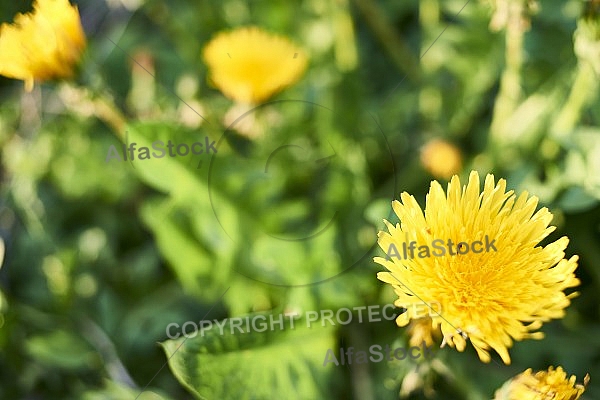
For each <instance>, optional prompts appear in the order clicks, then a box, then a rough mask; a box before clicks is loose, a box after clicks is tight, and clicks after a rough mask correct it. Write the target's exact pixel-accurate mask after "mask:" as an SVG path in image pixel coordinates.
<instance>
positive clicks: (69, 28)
mask: <svg viewBox="0 0 600 400" xmlns="http://www.w3.org/2000/svg"><path fill="white" fill-rule="evenodd" d="M85 44H86V40H85V34H84V33H83V29H82V27H81V21H80V19H79V12H78V10H77V7H76V6H71V4H70V3H69V1H68V0H36V1H35V2H34V3H33V12H31V13H27V14H17V16H16V17H15V20H14V23H13V24H6V23H5V24H2V26H1V27H0V75H4V76H7V77H9V78H14V79H21V80H23V81H24V82H25V89H26V90H27V91H31V90H32V89H33V85H34V81H45V80H48V79H57V78H69V77H71V76H72V75H73V68H74V65H75V64H76V63H77V61H78V60H79V58H80V56H81V53H82V51H83V49H84V48H85Z"/></svg>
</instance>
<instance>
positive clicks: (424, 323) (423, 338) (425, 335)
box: [408, 317, 439, 346]
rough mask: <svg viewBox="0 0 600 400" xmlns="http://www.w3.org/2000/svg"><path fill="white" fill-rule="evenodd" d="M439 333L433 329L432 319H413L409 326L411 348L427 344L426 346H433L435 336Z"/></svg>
mask: <svg viewBox="0 0 600 400" xmlns="http://www.w3.org/2000/svg"><path fill="white" fill-rule="evenodd" d="M438 331H439V328H438ZM438 331H435V330H434V329H433V327H432V324H431V318H430V317H422V318H417V319H413V320H411V321H410V324H409V325H408V335H409V340H408V343H409V344H410V345H411V346H419V345H421V344H422V343H423V342H425V345H426V346H432V345H433V343H434V336H436V335H437V334H438V333H439V332H438Z"/></svg>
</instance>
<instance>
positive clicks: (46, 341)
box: [25, 331, 100, 370]
mask: <svg viewBox="0 0 600 400" xmlns="http://www.w3.org/2000/svg"><path fill="white" fill-rule="evenodd" d="M25 348H26V349H27V353H29V355H30V356H32V357H33V358H35V359H36V360H38V361H39V362H41V363H43V364H45V365H47V366H50V367H55V368H62V369H68V370H79V369H82V368H91V367H93V366H95V365H97V364H99V362H100V360H99V359H98V358H97V356H96V355H95V353H94V352H93V350H92V349H91V347H90V346H89V345H88V344H87V343H86V342H84V341H83V340H82V339H80V338H79V337H77V336H75V335H74V334H72V333H70V332H67V331H56V332H52V333H50V334H48V335H39V336H34V337H32V338H30V339H28V340H27V342H26V344H25Z"/></svg>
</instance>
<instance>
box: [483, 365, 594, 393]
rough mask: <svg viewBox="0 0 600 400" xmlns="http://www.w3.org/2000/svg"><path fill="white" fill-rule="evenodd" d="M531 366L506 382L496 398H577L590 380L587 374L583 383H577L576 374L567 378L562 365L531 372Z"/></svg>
mask: <svg viewBox="0 0 600 400" xmlns="http://www.w3.org/2000/svg"><path fill="white" fill-rule="evenodd" d="M531 372H532V371H531V368H529V369H528V370H527V371H525V372H523V373H521V374H519V375H517V376H516V377H514V378H513V379H511V380H509V381H508V382H506V383H505V384H504V385H503V386H502V388H500V389H498V390H497V391H496V393H495V397H494V400H577V399H578V398H579V397H581V395H582V394H583V392H584V391H585V387H586V386H587V383H588V381H589V378H590V376H589V374H588V375H586V376H585V378H584V381H583V382H584V383H583V385H581V384H577V383H575V380H576V379H577V378H576V377H575V376H574V375H573V376H571V377H570V378H568V379H567V374H566V373H565V371H563V369H562V368H561V367H558V368H556V370H555V369H554V368H553V367H550V368H549V369H548V371H539V372H536V373H535V374H532V373H531Z"/></svg>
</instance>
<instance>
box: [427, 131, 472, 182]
mask: <svg viewBox="0 0 600 400" xmlns="http://www.w3.org/2000/svg"><path fill="white" fill-rule="evenodd" d="M421 165H423V168H425V170H426V171H427V172H429V173H430V174H431V175H433V176H434V177H436V178H443V179H448V178H450V177H451V176H452V175H455V174H458V173H459V172H460V170H461V168H462V155H461V153H460V150H459V149H458V147H456V146H454V145H453V144H451V143H448V142H446V141H445V140H441V139H432V140H430V141H428V142H427V143H426V144H425V145H424V146H423V148H422V149H421Z"/></svg>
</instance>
